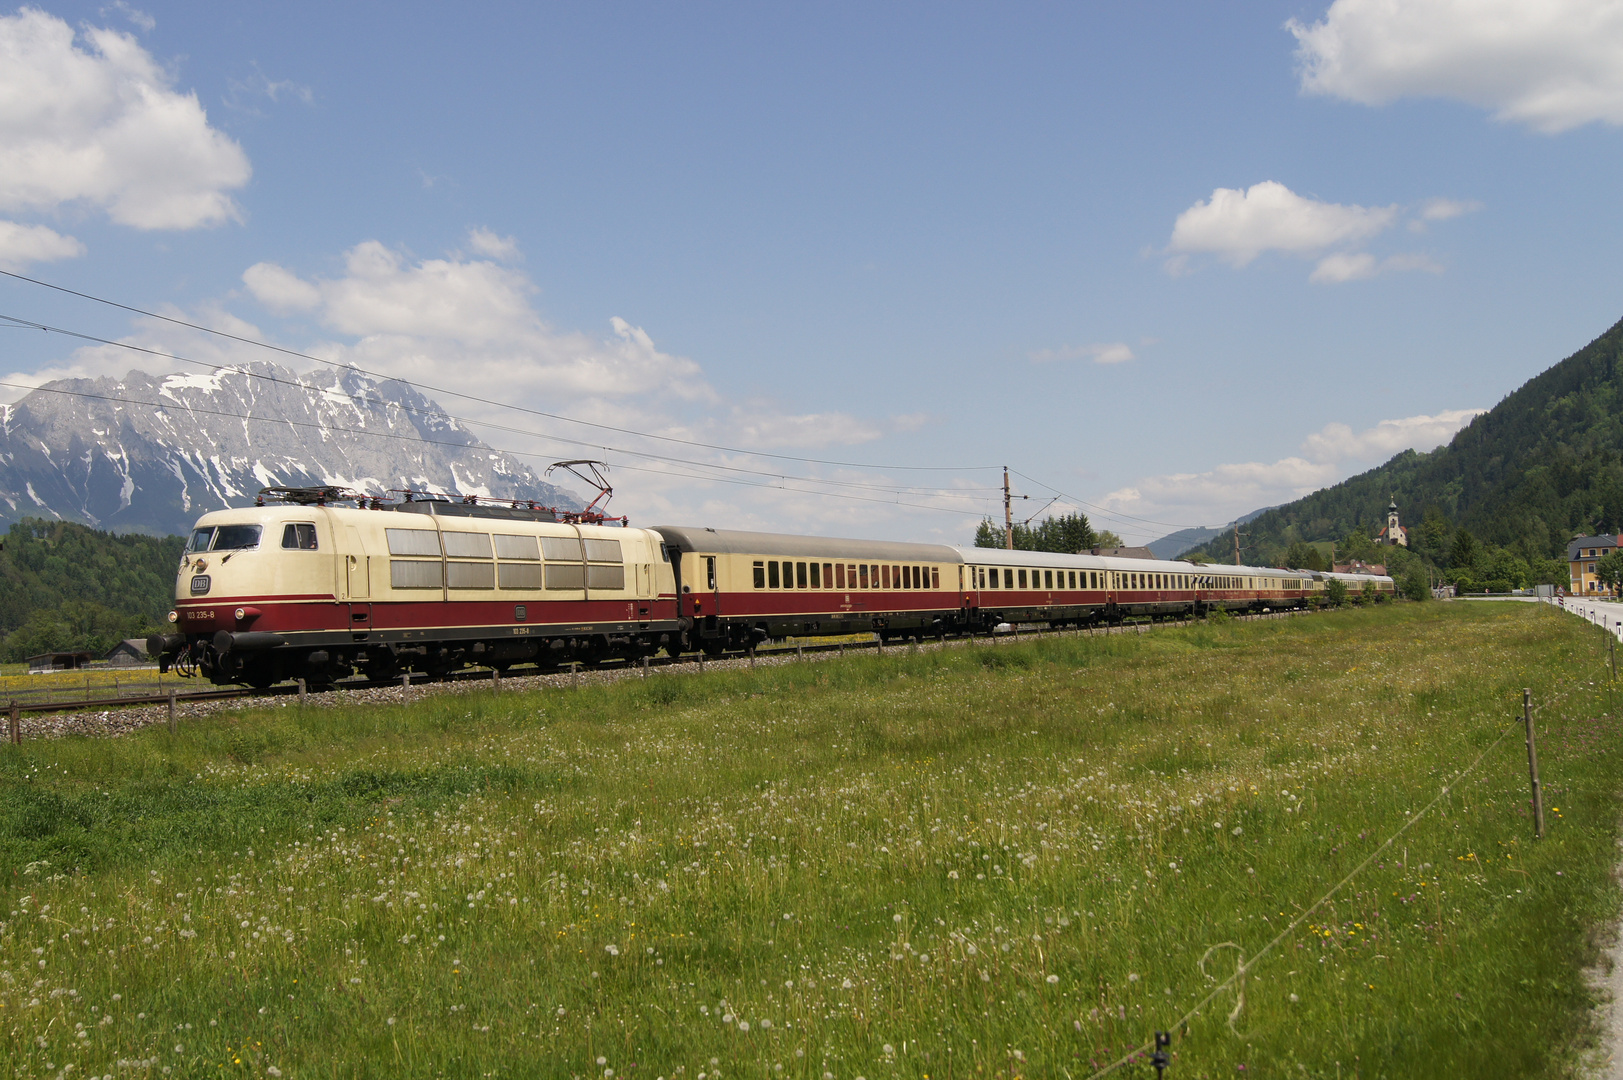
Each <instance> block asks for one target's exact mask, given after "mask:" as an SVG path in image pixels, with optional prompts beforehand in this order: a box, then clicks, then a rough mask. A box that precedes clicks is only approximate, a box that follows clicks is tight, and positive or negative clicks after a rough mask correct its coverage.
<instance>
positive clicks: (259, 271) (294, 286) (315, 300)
mask: <svg viewBox="0 0 1623 1080" xmlns="http://www.w3.org/2000/svg"><path fill="white" fill-rule="evenodd" d="M242 281H243V284H245V285H247V286H248V291H249V293H251V294H252V295H253V298H254V299H255V300H258V301H259V302H260V303H261V304H264V305H265V306H266V307H268V308H270V309H271V310H272V311H275V312H278V313H286V312H290V311H313V310H315V309H316V307H317V306H319V305H320V303H321V290H320V289H318V288H316V287H315V286H314V285H312V284H310V283H309V282H308V281H305V280H304V279H303V278H301V277H299V276H298V275H297V274H295V273H293V272H292V271H291V270H286V269H283V268H282V267H280V266H277V265H276V264H275V263H269V262H262V263H255V264H254V265H252V266H250V267H249V268H248V269H246V270H244V271H243V272H242Z"/></svg>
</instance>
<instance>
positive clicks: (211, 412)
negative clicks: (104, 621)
mask: <svg viewBox="0 0 1623 1080" xmlns="http://www.w3.org/2000/svg"><path fill="white" fill-rule="evenodd" d="M0 386H4V387H11V388H13V389H18V390H32V391H34V392H36V393H46V394H59V395H62V396H65V397H76V398H88V399H91V400H97V401H115V402H120V403H122V404H126V405H140V406H144V407H147V408H154V409H161V410H163V411H164V412H168V411H170V410H178V411H181V412H186V413H190V414H193V415H199V416H220V417H225V418H227V419H231V420H245V421H254V422H257V423H263V424H279V425H286V426H289V427H299V428H310V429H314V430H318V431H338V432H343V433H345V434H353V435H365V436H371V437H373V438H378V439H390V440H393V441H396V442H410V443H426V444H428V445H430V446H451V447H457V448H466V447H467V444H466V443H460V442H453V441H450V440H448V439H430V438H426V437H424V436H422V435H420V434H418V435H400V434H396V433H394V432H384V431H372V430H369V429H367V428H350V427H343V426H339V425H333V424H316V423H311V422H310V421H305V420H293V419H290V418H288V417H281V416H254V415H252V414H248V413H236V412H229V411H227V410H224V409H203V408H197V407H195V406H192V405H186V404H182V403H179V402H176V403H166V402H162V401H140V400H136V399H133V398H124V397H116V396H114V395H111V394H92V393H87V392H85V391H82V390H65V389H62V388H59V387H51V386H39V387H32V386H28V385H27V384H25V383H13V382H8V381H5V380H0ZM542 437H543V438H551V437H552V436H542ZM561 441H566V442H576V440H561ZM579 445H590V444H586V443H580V444H579ZM485 449H490V450H495V451H497V452H499V453H503V454H510V455H512V456H513V457H519V458H531V459H534V460H541V461H544V460H546V457H547V455H544V454H537V453H533V452H530V451H524V450H506V449H503V448H501V447H497V446H491V447H486V448H485ZM597 449H609V448H607V447H597ZM616 468H621V469H626V470H629V471H631V472H645V473H653V474H656V475H660V476H681V477H685V478H688V479H692V480H703V481H707V482H710V483H717V484H733V485H736V486H739V487H753V488H766V489H769V490H774V491H788V492H796V493H799V494H804V495H819V496H822V497H824V498H831V499H846V500H848V501H852V502H867V503H882V504H885V505H889V506H906V507H909V508H911V509H915V510H934V511H937V512H939V513H947V514H956V515H962V514H964V513H965V512H966V511H965V510H964V509H963V508H962V507H949V506H931V505H929V504H928V503H912V502H903V501H902V499H901V496H900V495H897V496H896V497H895V498H890V499H877V498H868V497H865V496H861V495H850V494H845V493H843V492H838V491H816V490H813V489H809V488H794V487H789V486H787V482H788V481H789V480H801V479H804V478H802V477H779V480H780V481H781V482H780V483H778V484H771V483H757V482H753V481H749V480H738V479H733V478H729V477H724V476H704V475H701V474H698V473H688V472H682V471H680V470H676V469H654V468H649V467H647V466H637V465H624V464H622V465H618V466H616ZM925 497H927V498H928V497H932V496H925ZM933 497H934V498H945V497H947V496H933Z"/></svg>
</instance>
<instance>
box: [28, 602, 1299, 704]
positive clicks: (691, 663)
mask: <svg viewBox="0 0 1623 1080" xmlns="http://www.w3.org/2000/svg"><path fill="white" fill-rule="evenodd" d="M1303 614H1308V612H1304V611H1280V612H1263V613H1258V614H1250V615H1235V616H1232V618H1234V619H1236V620H1240V621H1254V620H1258V619H1279V618H1285V617H1288V616H1291V615H1303ZM1194 621H1196V620H1193V619H1167V620H1161V621H1156V622H1149V621H1134V622H1123V623H1119V624H1116V625H1112V626H1093V627H1069V626H1067V627H1059V628H1055V627H1039V626H1035V625H1030V626H1027V627H1024V628H1015V629H1014V630H1012V631H1010V632H1007V633H1001V634H994V635H985V634H947V635H944V636H943V637H941V638H939V639H937V638H934V637H924V638H908V639H907V640H892V641H890V642H888V643H887V642H883V641H879V640H877V639H876V640H872V641H855V642H852V641H846V642H816V643H811V644H804V643H802V644H796V645H778V646H773V647H772V648H763V649H756V650H753V651H751V650H747V649H746V650H732V651H727V652H721V653H716V654H713V655H706V654H702V653H694V654H688V655H685V656H682V657H679V658H678V657H671V656H663V655H662V656H652V657H648V658H647V659H646V660H616V661H610V662H608V663H603V664H599V665H596V666H593V667H587V666H586V665H585V664H581V663H579V662H577V663H575V664H572V665H569V666H565V667H556V668H532V667H524V668H521V669H518V670H516V671H514V672H512V673H511V674H509V675H502V676H497V675H495V673H494V672H493V671H492V669H488V668H487V669H483V670H471V671H468V670H465V671H457V672H452V673H451V674H449V675H445V676H442V677H439V678H434V677H430V676H428V675H426V674H423V673H421V672H410V673H405V674H402V676H401V679H400V680H399V681H396V680H388V681H382V680H374V679H364V678H352V679H344V680H341V681H339V682H335V683H329V684H326V685H324V686H320V687H314V686H310V687H301V686H300V685H298V684H297V683H290V684H283V685H279V686H273V687H270V688H269V689H266V690H254V689H250V688H247V687H239V688H221V687H211V688H210V689H207V690H171V691H169V692H167V693H163V694H145V695H126V696H122V697H110V698H85V697H76V698H71V699H67V698H63V699H57V700H45V701H22V700H20V699H12V700H11V701H9V702H5V703H4V706H3V707H4V708H5V710H6V711H7V712H8V713H10V714H11V715H12V716H21V715H26V714H31V713H32V714H42V713H68V712H100V711H104V710H111V709H124V708H150V707H152V706H162V705H167V704H169V703H170V702H174V703H175V704H176V705H183V704H188V703H193V702H205V701H227V700H231V699H233V698H276V697H291V696H296V695H299V694H302V693H321V692H327V691H332V690H376V689H382V688H388V687H394V686H408V687H409V686H426V685H431V684H436V683H464V682H490V683H495V684H499V683H500V681H501V680H502V679H503V678H530V677H534V676H536V675H554V676H556V675H571V674H575V673H579V672H585V671H598V672H617V671H622V672H623V671H636V670H638V669H640V668H644V667H646V668H647V669H655V668H672V667H678V668H692V669H694V670H695V671H702V670H704V667H705V665H706V664H710V663H716V662H718V661H724V660H748V659H750V658H751V657H752V656H753V657H759V658H760V659H763V660H765V659H774V658H784V657H788V656H796V657H800V656H804V655H807V654H824V655H826V654H829V653H844V652H846V651H847V650H849V651H851V652H877V653H881V654H883V653H884V652H885V650H887V649H898V648H900V649H908V648H912V647H915V646H925V645H932V644H937V643H938V642H939V643H945V642H949V641H950V642H964V641H990V642H993V643H998V642H1016V641H1023V640H1029V639H1033V638H1043V637H1053V636H1056V635H1065V634H1081V635H1089V636H1104V635H1108V634H1132V633H1144V632H1146V631H1148V630H1151V629H1154V628H1156V627H1160V626H1187V625H1189V624H1190V623H1192V622H1194Z"/></svg>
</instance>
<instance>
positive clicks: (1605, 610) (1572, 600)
mask: <svg viewBox="0 0 1623 1080" xmlns="http://www.w3.org/2000/svg"><path fill="white" fill-rule="evenodd" d="M1537 602H1538V603H1545V604H1548V603H1552V601H1549V600H1542V601H1537ZM1554 603H1555V604H1556V606H1557V607H1562V608H1565V609H1566V611H1567V612H1568V613H1569V614H1572V615H1576V616H1578V617H1579V618H1581V619H1587V620H1589V621H1590V622H1592V623H1594V624H1595V625H1596V626H1604V627H1606V629H1608V630H1610V631H1611V632H1612V633H1614V634H1616V635H1617V636H1618V637H1619V638H1620V639H1623V603H1618V602H1617V601H1615V600H1590V599H1587V598H1583V597H1577V596H1568V597H1565V598H1563V599H1561V600H1559V601H1554Z"/></svg>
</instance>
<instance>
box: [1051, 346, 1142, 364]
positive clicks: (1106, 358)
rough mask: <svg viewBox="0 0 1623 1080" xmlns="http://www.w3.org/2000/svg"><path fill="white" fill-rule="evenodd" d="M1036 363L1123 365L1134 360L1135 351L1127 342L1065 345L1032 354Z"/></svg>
mask: <svg viewBox="0 0 1623 1080" xmlns="http://www.w3.org/2000/svg"><path fill="white" fill-rule="evenodd" d="M1031 359H1032V360H1033V361H1034V362H1035V363H1039V364H1045V363H1048V362H1050V361H1054V360H1092V361H1093V362H1094V363H1095V364H1123V363H1126V362H1127V361H1129V360H1132V359H1134V356H1133V350H1132V348H1131V347H1129V346H1128V345H1127V344H1126V343H1125V342H1121V341H1109V342H1102V343H1100V344H1097V345H1064V346H1061V347H1060V348H1058V349H1039V350H1037V351H1036V352H1034V353H1032V354H1031Z"/></svg>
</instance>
